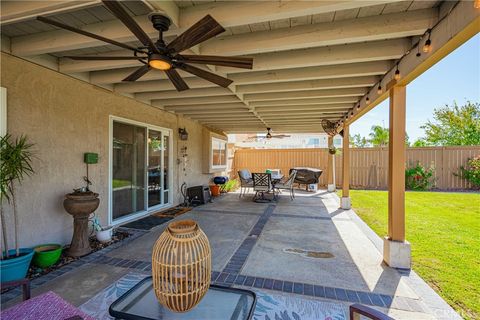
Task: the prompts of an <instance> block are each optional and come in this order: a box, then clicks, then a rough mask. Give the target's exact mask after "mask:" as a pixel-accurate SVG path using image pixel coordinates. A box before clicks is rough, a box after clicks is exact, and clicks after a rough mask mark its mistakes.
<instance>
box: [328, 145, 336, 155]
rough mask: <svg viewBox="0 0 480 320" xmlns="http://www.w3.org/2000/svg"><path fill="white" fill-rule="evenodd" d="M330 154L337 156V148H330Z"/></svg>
mask: <svg viewBox="0 0 480 320" xmlns="http://www.w3.org/2000/svg"><path fill="white" fill-rule="evenodd" d="M328 153H330V154H336V153H337V148H335V146H333V145H332V146H330V147H328Z"/></svg>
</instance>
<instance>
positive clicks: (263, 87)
mask: <svg viewBox="0 0 480 320" xmlns="http://www.w3.org/2000/svg"><path fill="white" fill-rule="evenodd" d="M378 80H379V79H378V77H375V76H368V77H355V78H353V77H352V78H339V79H322V80H305V81H292V82H280V83H264V84H251V85H243V86H237V90H236V92H238V93H260V92H286V91H301V90H314V89H337V88H362V87H370V86H373V85H374V84H375V83H377V82H378Z"/></svg>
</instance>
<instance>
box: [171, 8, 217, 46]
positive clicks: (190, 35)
mask: <svg viewBox="0 0 480 320" xmlns="http://www.w3.org/2000/svg"><path fill="white" fill-rule="evenodd" d="M224 31H225V29H223V27H222V26H221V25H220V24H219V23H218V22H217V21H216V20H215V19H213V18H212V16H210V15H209V14H208V15H206V16H205V17H203V18H202V19H200V20H199V21H198V22H197V23H195V24H194V25H193V26H191V27H190V28H188V29H187V30H186V31H185V32H184V33H182V34H181V35H179V36H178V37H176V38H175V40H173V41H172V42H170V43H169V44H168V46H167V49H168V50H170V52H174V53H180V52H182V51H184V50H186V49H188V48H191V47H193V46H194V45H197V44H199V43H201V42H203V41H206V40H208V39H210V38H213V37H215V36H216V35H217V34H220V33H222V32H224Z"/></svg>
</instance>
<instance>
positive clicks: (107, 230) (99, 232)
mask: <svg viewBox="0 0 480 320" xmlns="http://www.w3.org/2000/svg"><path fill="white" fill-rule="evenodd" d="M92 223H93V230H95V235H96V237H97V240H98V241H99V242H101V243H107V242H110V241H112V231H113V227H110V226H107V227H103V226H102V225H101V224H100V221H99V220H98V218H97V217H95V218H93V220H92Z"/></svg>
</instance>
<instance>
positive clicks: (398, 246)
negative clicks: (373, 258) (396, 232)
mask: <svg viewBox="0 0 480 320" xmlns="http://www.w3.org/2000/svg"><path fill="white" fill-rule="evenodd" d="M383 261H385V263H386V264H388V266H390V267H392V268H400V269H410V268H411V263H412V255H411V248H410V242H408V241H406V240H405V241H394V240H391V239H389V238H388V237H385V238H383Z"/></svg>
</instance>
